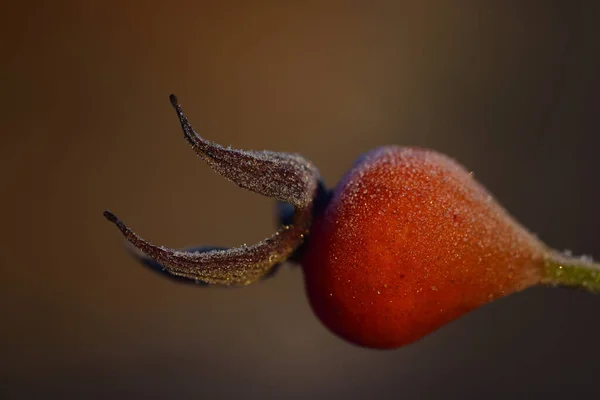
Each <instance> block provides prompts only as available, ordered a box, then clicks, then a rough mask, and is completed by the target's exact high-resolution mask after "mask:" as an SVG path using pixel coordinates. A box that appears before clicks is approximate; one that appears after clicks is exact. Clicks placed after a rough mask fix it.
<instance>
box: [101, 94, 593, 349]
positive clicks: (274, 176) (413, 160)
mask: <svg viewBox="0 0 600 400" xmlns="http://www.w3.org/2000/svg"><path fill="white" fill-rule="evenodd" d="M171 102H172V104H173V106H174V107H175V109H176V111H177V114H178V116H179V119H180V122H181V125H182V127H183V131H184V134H185V138H186V139H187V140H188V141H189V143H190V144H191V146H192V147H193V149H194V150H195V151H196V153H197V154H198V155H199V156H200V157H201V158H202V159H204V160H205V161H206V162H207V163H208V164H209V165H210V166H211V167H212V168H213V169H215V170H216V171H217V172H218V173H220V174H221V175H223V176H225V177H226V178H228V179H229V180H231V181H233V182H235V183H236V184H238V185H239V186H241V187H243V188H245V189H248V190H251V191H254V192H257V193H260V194H263V195H266V196H269V197H273V198H276V199H278V200H279V201H281V202H282V204H281V207H280V214H281V220H282V227H281V229H280V230H279V231H278V232H277V233H276V234H275V235H273V236H272V237H270V238H268V239H265V240H264V241H262V242H260V243H258V244H256V245H253V246H242V247H238V248H232V249H223V248H215V247H201V248H197V249H187V250H180V251H178V250H173V249H167V248H164V247H158V246H154V245H152V244H150V243H148V242H146V241H144V240H143V239H141V238H139V237H138V236H137V235H136V234H134V233H133V232H132V231H131V230H130V229H129V228H128V227H127V226H126V225H125V224H124V223H122V222H121V221H120V220H119V219H118V218H117V217H116V216H115V215H114V214H112V213H110V212H108V211H106V212H105V213H104V215H105V216H106V217H107V218H108V219H109V220H110V221H112V222H114V223H115V224H116V225H117V226H118V227H119V229H120V230H121V231H122V232H123V234H124V235H125V236H126V238H127V239H128V240H129V241H130V242H131V243H132V244H133V245H134V246H135V247H136V248H137V250H136V254H137V256H138V257H139V258H140V260H141V261H142V262H143V263H144V264H145V265H147V266H149V267H151V268H153V269H155V270H158V271H163V272H166V273H168V274H169V275H170V276H172V277H175V278H177V279H179V280H184V281H190V282H195V283H206V284H224V285H246V284H249V283H252V282H254V281H257V280H259V279H261V278H263V277H265V276H270V275H271V274H272V273H273V271H275V270H276V267H277V266H279V265H280V264H281V263H282V262H284V261H286V260H287V261H296V262H299V263H300V264H301V265H302V268H303V271H304V278H305V284H306V291H307V295H308V298H309V300H310V303H311V306H312V308H313V310H314V311H315V313H316V315H317V316H318V317H319V319H320V320H321V321H322V322H323V323H324V325H326V326H327V327H328V328H329V329H330V330H331V331H332V332H334V333H336V334H337V335H339V336H341V337H342V338H344V339H346V340H348V341H350V342H352V343H355V344H358V345H361V346H366V347H372V348H395V347H399V346H402V345H405V344H408V343H411V342H413V341H415V340H417V339H419V338H421V337H423V336H424V335H426V334H428V333H431V332H433V331H434V330H436V329H438V328H440V327H441V326H443V325H444V324H446V323H448V322H450V321H452V320H453V319H456V318H458V317H460V316H461V315H463V314H465V313H466V312H468V311H470V310H473V309H475V308H477V307H478V306H481V305H483V304H486V303H488V302H490V301H492V300H494V299H497V298H499V297H502V296H506V295H508V294H510V293H514V292H516V291H519V290H522V289H525V288H528V287H530V286H534V285H537V284H549V285H565V286H573V287H583V288H587V289H589V290H590V291H599V290H600V266H599V265H597V264H593V263H591V262H589V261H587V260H584V259H574V258H570V257H566V256H564V255H561V254H559V253H557V252H555V251H553V250H551V249H549V248H548V247H547V246H545V245H544V244H543V243H542V242H541V241H539V240H538V239H537V238H536V237H534V236H533V235H531V234H530V233H529V232H527V230H525V229H524V228H523V227H522V226H520V225H519V224H518V223H517V222H516V221H515V220H514V219H513V218H512V217H511V216H510V215H508V214H507V212H506V211H505V210H504V209H503V208H502V207H501V206H500V205H498V203H496V202H495V201H494V200H493V198H492V197H491V196H490V194H489V193H488V192H487V191H486V190H485V188H483V187H482V186H481V185H480V184H479V183H477V181H476V180H475V179H474V178H473V176H472V174H470V173H469V171H467V170H466V169H464V168H463V167H462V166H460V165H459V164H458V163H456V162H455V161H454V160H452V159H450V158H448V157H447V156H444V155H442V154H439V153H436V152H434V151H431V150H426V149H418V148H405V147H396V146H388V147H382V148H379V149H376V150H373V151H371V152H369V153H367V154H365V155H364V156H363V157H361V159H360V160H358V161H357V162H356V164H355V165H354V167H353V168H352V169H351V170H350V171H349V172H348V174H347V175H346V176H345V177H344V178H343V179H342V181H341V182H340V183H339V184H338V185H337V186H336V187H335V188H334V189H333V190H331V191H328V190H326V189H325V188H324V186H323V184H322V183H321V182H320V179H319V175H318V172H317V170H316V168H315V167H314V166H313V165H312V164H311V163H310V162H308V161H307V160H305V159H304V158H302V157H301V156H299V155H290V154H284V153H274V152H268V151H262V152H247V151H240V150H234V149H231V148H224V147H221V146H219V145H217V144H214V143H211V142H208V141H206V140H205V139H203V138H201V137H200V136H199V135H198V134H197V133H196V132H195V131H194V130H193V129H192V127H191V125H190V124H189V122H188V121H187V119H186V117H185V115H184V114H183V111H182V110H181V107H180V106H179V104H178V103H177V99H176V98H175V97H174V96H171ZM283 203H285V204H287V205H289V207H287V206H286V205H284V204H283Z"/></svg>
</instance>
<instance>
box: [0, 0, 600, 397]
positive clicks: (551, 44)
mask: <svg viewBox="0 0 600 400" xmlns="http://www.w3.org/2000/svg"><path fill="white" fill-rule="evenodd" d="M2 9H3V11H2V13H1V17H0V19H1V25H0V29H1V30H2V39H1V46H2V47H1V52H0V54H1V56H2V63H1V65H0V70H1V77H2V78H1V79H0V85H1V93H2V96H1V98H0V113H1V114H0V115H1V131H2V142H1V144H0V166H1V168H0V182H1V193H2V196H1V200H0V201H1V207H2V229H1V231H0V239H1V241H0V243H1V244H0V246H1V251H0V268H1V273H2V278H1V280H0V310H1V311H0V312H1V319H0V354H1V355H0V397H2V398H3V399H7V398H72V397H75V398H202V397H203V396H204V398H215V397H217V396H219V397H221V398H234V397H240V398H241V397H244V398H248V397H250V398H290V399H296V398H297V399H304V398H314V399H317V398H318V399H320V398H338V397H339V398H357V399H358V398H367V397H373V398H442V397H443V398H472V397H473V398H475V397H477V398H509V397H510V398H521V397H529V398H537V397H545V398H548V397H554V396H560V395H563V396H569V397H571V396H576V397H577V396H583V395H593V392H596V393H597V386H598V359H599V358H600V347H599V346H598V338H599V337H600V296H593V295H590V294H587V293H582V292H574V291H569V290H563V289H547V288H534V289H529V290H526V291H525V292H522V293H519V294H516V295H512V296H509V297H507V298H505V299H502V300H500V301H497V302H495V303H493V304H490V305H488V306H485V307H483V308H481V309H479V310H477V311H475V312H473V313H471V314H469V315H467V316H465V317H463V318H461V319H460V320H458V321H456V322H454V323H452V324H450V325H448V326H446V327H444V328H443V329H441V330H439V331H438V332H436V333H435V334H433V335H431V336H428V337H427V338H425V339H423V340H422V341H420V342H418V343H416V344H414V345H412V346H409V347H406V348H403V349H399V350H396V351H389V352H380V351H371V350H366V349H361V348H357V347H354V346H352V345H349V344H347V343H345V342H343V341H341V340H339V339H338V338H336V337H334V336H333V335H331V334H330V333H329V332H328V331H326V330H325V328H323V327H322V326H321V325H320V323H319V322H318V321H317V319H316V318H315V317H314V316H313V315H312V313H311V311H310V309H309V306H308V303H307V300H306V298H305V296H304V293H303V283H302V276H301V271H300V270H299V269H298V268H283V269H282V271H281V272H280V273H279V275H278V276H277V277H276V278H275V279H271V280H268V281H266V282H263V283H261V284H257V285H254V286H251V287H248V288H245V289H239V290H223V289H215V288H208V289H206V288H197V287H192V286H187V285H179V284H175V283H173V282H171V281H169V280H167V279H163V278H162V277H160V276H158V275H156V274H152V273H150V272H148V271H147V270H145V269H143V268H141V267H139V266H138V265H137V264H136V263H135V262H134V261H133V260H132V259H131V258H130V257H129V256H128V254H127V253H126V252H125V251H124V247H123V242H122V238H121V236H120V234H119V233H118V232H117V231H116V230H115V229H114V227H113V226H111V225H110V224H109V223H108V222H107V221H105V220H104V218H102V211H103V210H104V209H106V208H109V209H111V210H112V211H114V212H115V213H117V214H118V215H119V216H121V217H122V218H123V219H124V220H125V221H126V222H127V223H128V224H130V225H131V226H132V227H133V228H134V229H135V230H136V231H137V232H138V233H140V234H141V235H142V236H144V237H146V238H148V239H150V240H152V241H153V242H157V243H160V244H164V245H168V246H173V247H184V246H189V245H195V244H215V245H225V246H235V245H239V244H241V243H244V242H248V243H250V242H255V241H258V240H260V239H262V238H263V237H265V236H267V235H269V234H270V233H272V232H273V231H274V218H273V202H272V201H270V200H269V199H265V198H262V197H260V196H258V195H255V194H252V193H248V192H244V191H242V190H240V189H238V188H237V187H236V186H235V185H233V184H231V183H229V182H227V181H225V180H223V179H222V178H220V177H219V176H217V175H216V174H214V173H213V172H212V171H211V170H210V169H209V168H208V167H207V166H206V165H203V163H202V162H201V161H200V160H198V159H197V158H196V157H195V155H194V154H193V152H192V151H191V150H190V149H189V146H188V145H187V144H186V142H185V141H184V139H183V138H182V134H181V132H180V128H179V125H178V123H177V120H176V117H175V114H174V112H173V111H172V109H171V107H170V105H169V102H168V95H169V94H170V93H171V92H174V93H176V94H177V95H178V96H179V99H180V101H181V102H182V104H183V105H184V108H185V110H186V111H187V113H188V114H189V116H190V118H191V120H192V122H193V123H194V125H195V127H196V129H197V130H198V131H199V132H201V133H202V134H204V135H205V137H207V138H209V139H211V140H215V141H218V142H220V143H222V144H225V145H232V146H235V147H239V148H245V149H270V150H276V151H292V152H299V153H302V154H303V155H305V156H306V157H307V158H309V159H311V160H312V161H314V162H315V163H316V164H317V165H318V166H319V167H320V170H321V172H322V175H323V176H324V177H325V179H326V181H327V183H328V184H329V185H334V184H335V182H337V181H338V179H339V178H340V177H341V176H342V175H343V173H344V172H345V171H346V170H347V168H348V167H349V166H350V165H351V163H352V162H353V160H354V159H355V158H356V157H358V156H359V155H360V154H361V153H362V152H364V151H366V150H369V149H371V148H373V147H376V146H380V145H384V144H401V145H418V146H425V147H431V148H434V149H436V150H438V151H441V152H444V153H447V154H449V155H451V156H453V157H455V158H456V159H458V160H460V162H461V163H463V164H464V165H466V166H467V167H468V168H470V169H473V170H474V171H475V174H476V177H477V178H478V179H479V180H480V181H481V182H483V183H484V184H485V185H486V186H487V187H488V188H489V189H490V190H491V191H492V193H493V194H494V195H495V196H496V198H497V199H498V200H499V201H500V202H501V203H502V204H503V205H504V206H505V207H506V208H508V209H509V210H510V211H511V212H512V213H513V214H514V215H515V216H516V217H517V218H518V219H519V220H520V221H521V222H522V223H523V224H524V225H526V226H527V227H528V228H529V229H530V230H532V231H533V232H535V233H536V234H538V235H539V236H540V238H542V239H543V240H544V241H545V242H546V243H548V244H549V245H551V246H553V247H556V248H559V249H571V250H572V251H573V252H575V253H585V254H589V255H592V256H595V257H596V258H600V208H599V207H598V204H600V185H599V184H598V183H599V173H600V166H599V164H598V147H597V145H598V131H599V129H600V73H599V71H600V61H599V60H600V57H598V55H599V54H600V41H599V40H598V38H599V37H600V28H599V24H598V22H599V21H600V6H599V5H598V2H588V3H587V4H584V2H566V1H564V2H553V1H537V2H533V1H531V2H523V1H493V2H483V1H459V2H449V1H439V2H429V1H390V2H359V1H354V2H333V1H323V2H284V1H280V2H275V1H273V2H261V1H247V2H235V3H233V2H220V1H214V2H206V1H196V2H189V3H184V2H175V1H173V2H164V1H147V2H133V1H107V0H104V1H87V2H86V1H80V2H67V1H53V2H36V1H32V2H20V3H17V2H3V7H2Z"/></svg>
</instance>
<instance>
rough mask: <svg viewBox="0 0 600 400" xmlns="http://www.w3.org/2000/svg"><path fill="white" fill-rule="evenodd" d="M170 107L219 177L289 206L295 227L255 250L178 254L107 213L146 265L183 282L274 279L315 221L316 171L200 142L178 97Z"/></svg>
mask: <svg viewBox="0 0 600 400" xmlns="http://www.w3.org/2000/svg"><path fill="white" fill-rule="evenodd" d="M171 104H172V105H173V107H174V108H175V110H176V112H177V116H178V118H179V121H180V123H181V126H182V128H183V132H184V135H185V138H186V139H187V140H188V142H189V143H190V144H191V146H192V148H193V149H194V151H195V152H196V153H197V154H198V155H199V156H200V157H201V158H202V159H203V160H205V161H206V162H207V163H208V164H209V165H210V166H211V167H212V168H213V169H214V170H215V171H216V172H218V173H219V174H221V175H223V176H224V177H225V178H227V179H229V180H230V181H232V182H234V183H236V184H237V185H239V186H240V187H242V188H245V189H248V190H250V191H253V192H256V193H259V194H262V195H264V196H268V197H272V198H275V199H277V200H279V201H283V202H287V203H290V204H291V205H293V206H294V209H295V211H294V213H293V214H291V215H293V220H292V223H291V224H285V225H283V226H282V227H281V228H280V229H279V230H278V231H277V232H276V233H275V234H274V235H273V236H271V237H269V238H267V239H265V240H263V241H261V242H260V243H258V244H255V245H251V246H241V247H234V248H230V249H223V248H210V249H209V248H201V249H200V250H199V251H190V250H176V249H170V248H166V247H162V246H156V245H153V244H152V243H150V242H148V241H146V240H144V239H142V238H140V237H139V236H138V235H137V234H135V233H134V232H133V230H131V229H130V228H129V227H128V226H127V225H125V224H124V223H123V222H122V221H121V220H120V219H119V218H118V217H117V216H116V215H114V214H113V213H111V212H110V211H105V212H104V216H105V217H106V218H107V219H108V220H109V221H111V222H113V223H114V224H115V225H116V226H117V227H118V228H119V230H120V231H121V232H122V233H123V235H124V236H125V237H126V238H127V240H128V241H129V242H130V243H131V244H132V245H133V246H134V247H135V248H136V249H138V250H139V251H141V252H142V254H139V253H137V254H136V256H137V258H138V259H139V260H140V261H141V262H142V263H143V264H144V265H146V266H148V267H150V268H152V269H154V270H156V271H159V272H166V273H168V274H170V275H172V276H174V277H178V278H180V279H187V280H190V281H193V282H197V283H198V282H204V283H209V284H222V285H247V284H250V283H252V282H255V281H257V280H259V279H261V278H263V277H266V276H269V275H271V274H272V272H273V270H274V268H275V267H276V266H278V265H279V264H281V263H282V262H284V261H286V260H287V259H288V258H289V257H290V256H291V255H292V254H293V253H294V251H295V250H296V249H297V248H298V247H299V246H300V245H301V244H302V242H303V240H304V237H305V235H306V234H307V233H308V230H309V228H310V224H311V221H312V212H313V210H312V206H313V201H314V199H315V197H316V196H317V194H318V191H319V188H320V185H319V174H318V171H317V170H316V168H315V167H314V166H313V165H312V164H311V163H310V162H308V161H307V160H305V159H304V158H302V157H301V156H298V155H293V154H286V153H275V152H269V151H243V150H236V149H231V148H225V147H222V146H220V145H218V144H216V143H212V142H210V141H208V140H205V139H203V138H202V137H200V136H199V135H198V134H197V133H196V132H195V130H194V129H193V128H192V126H191V125H190V123H189V121H188V119H187V118H186V116H185V114H184V113H183V111H182V109H181V106H180V105H179V104H178V102H177V98H176V97H175V96H174V95H171Z"/></svg>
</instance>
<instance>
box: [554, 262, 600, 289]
mask: <svg viewBox="0 0 600 400" xmlns="http://www.w3.org/2000/svg"><path fill="white" fill-rule="evenodd" d="M542 283H544V284H546V285H554V286H568V287H574V288H582V289H586V290H588V291H590V292H594V293H600V264H597V263H594V262H593V261H592V260H591V259H589V258H587V257H580V258H577V257H571V256H570V255H566V254H561V253H558V252H552V253H550V254H549V255H548V257H547V258H546V263H545V271H544V279H543V280H542Z"/></svg>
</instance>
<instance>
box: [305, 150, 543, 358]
mask: <svg viewBox="0 0 600 400" xmlns="http://www.w3.org/2000/svg"><path fill="white" fill-rule="evenodd" d="M310 235H311V239H310V244H311V245H310V246H308V248H307V251H306V254H305V256H304V258H303V259H302V265H303V267H304V276H305V280H306V289H307V292H308V297H309V299H310V302H311V304H312V307H313V309H314V310H315V313H316V314H317V315H318V316H319V318H320V319H321V320H322V321H323V323H324V324H325V325H327V326H328V327H329V328H330V329H331V330H332V331H334V332H336V333H337V334H339V335H340V336H342V337H344V338H346V339H349V340H351V341H352V342H355V343H357V344H360V345H364V346H369V347H378V348H387V347H397V346H401V345H404V344H407V343H410V342H412V341H414V340H415V339H418V338H420V337H422V336H423V335H425V334H426V333H429V332H431V331H433V330H435V329H437V328H439V327H440V326H442V325H444V324H445V323H447V322H449V321H451V320H452V319H454V318H456V317H458V316H460V315H462V314H464V313H465V312H467V311H470V310H472V309H474V308H476V307H478V306H480V305H482V304H485V303H487V302H489V301H490V300H493V299H496V298H498V297H500V296H503V295H506V294H509V293H512V292H515V291H517V290H521V289H524V288H526V287H529V286H531V285H534V284H536V283H538V282H539V281H540V279H541V277H542V276H543V270H544V254H545V249H544V246H543V245H542V244H541V243H540V242H539V241H538V240H537V239H536V238H534V237H533V236H532V235H530V234H529V233H528V232H526V231H525V230H524V229H522V228H521V227H520V226H519V225H518V224H517V223H515V222H514V221H513V220H512V218H511V217H510V216H509V215H507V214H506V213H505V212H504V210H503V209H502V208H501V207H500V206H498V204H496V203H495V202H494V201H493V200H492V198H491V197H490V196H489V194H488V193H487V192H486V190H485V189H484V188H483V187H482V186H481V185H479V184H478V183H477V182H476V181H475V180H474V179H473V177H472V174H469V172H468V171H466V170H465V169H464V168H462V167H461V166H460V165H458V164H457V163H456V162H454V161H453V160H451V159H449V158H448V157H446V156H444V155H441V154H438V153H435V152H433V151H429V150H423V149H413V148H401V147H384V148H381V149H377V150H374V151H372V152H370V153H368V154H366V155H365V156H364V157H363V158H362V159H361V160H360V161H359V162H358V163H357V164H356V165H355V166H354V168H353V169H352V170H351V171H350V172H349V173H348V174H347V175H346V177H345V178H344V179H343V180H342V181H341V182H340V184H339V185H338V187H337V188H336V189H335V191H334V193H333V196H332V198H331V200H330V202H329V204H328V206H327V207H326V209H325V210H324V212H323V214H322V215H320V216H319V217H318V218H317V219H316V220H315V222H314V224H313V227H312V229H311V234H310Z"/></svg>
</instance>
